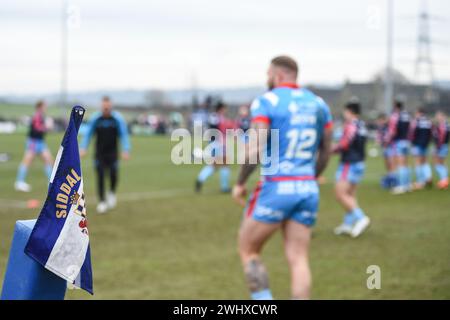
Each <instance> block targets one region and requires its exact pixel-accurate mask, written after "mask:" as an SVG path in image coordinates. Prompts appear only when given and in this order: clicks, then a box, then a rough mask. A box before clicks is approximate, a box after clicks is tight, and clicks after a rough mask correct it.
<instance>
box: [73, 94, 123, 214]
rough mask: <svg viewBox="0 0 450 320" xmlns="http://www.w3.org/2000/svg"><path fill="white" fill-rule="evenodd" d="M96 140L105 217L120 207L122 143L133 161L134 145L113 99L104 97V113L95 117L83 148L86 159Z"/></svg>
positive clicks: (102, 208) (89, 124)
mask: <svg viewBox="0 0 450 320" xmlns="http://www.w3.org/2000/svg"><path fill="white" fill-rule="evenodd" d="M94 135H95V136H96V143H95V154H94V165H95V169H96V172H97V192H98V197H99V203H98V205H97V212H98V213H105V212H106V211H107V210H109V209H112V208H114V207H115V206H116V204H117V198H116V195H115V192H116V188H117V182H118V174H119V157H118V154H119V151H118V145H119V143H118V141H119V140H120V143H121V145H122V158H123V159H124V160H128V159H129V157H130V153H129V152H130V142H129V137H128V128H127V124H126V122H125V120H124V119H123V117H122V116H121V114H120V113H118V112H117V111H113V110H112V102H111V99H110V98H109V97H107V96H105V97H103V99H102V105H101V112H97V113H95V114H93V115H92V117H91V119H90V120H89V123H88V128H87V132H86V134H85V135H84V137H83V140H82V142H81V145H80V155H81V156H82V157H84V156H85V155H86V153H87V149H88V147H89V142H90V141H91V139H92V137H93V136H94ZM106 171H109V177H110V191H109V192H108V194H107V195H106V193H105V172H106Z"/></svg>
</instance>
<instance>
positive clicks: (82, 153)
mask: <svg viewBox="0 0 450 320" xmlns="http://www.w3.org/2000/svg"><path fill="white" fill-rule="evenodd" d="M86 154H87V151H86V150H84V149H81V150H80V157H81V158H83V157H85V156H86Z"/></svg>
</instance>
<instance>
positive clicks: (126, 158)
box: [122, 152, 130, 161]
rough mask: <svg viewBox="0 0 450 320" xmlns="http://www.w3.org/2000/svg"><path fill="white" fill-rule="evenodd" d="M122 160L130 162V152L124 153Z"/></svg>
mask: <svg viewBox="0 0 450 320" xmlns="http://www.w3.org/2000/svg"><path fill="white" fill-rule="evenodd" d="M122 159H123V160H125V161H128V160H130V154H129V153H128V152H122Z"/></svg>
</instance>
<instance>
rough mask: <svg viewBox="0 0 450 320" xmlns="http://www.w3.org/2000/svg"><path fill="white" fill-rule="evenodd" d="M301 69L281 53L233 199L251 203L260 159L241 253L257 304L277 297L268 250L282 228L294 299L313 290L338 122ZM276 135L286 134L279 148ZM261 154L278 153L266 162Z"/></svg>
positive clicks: (257, 106) (258, 106)
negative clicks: (314, 251)
mask: <svg viewBox="0 0 450 320" xmlns="http://www.w3.org/2000/svg"><path fill="white" fill-rule="evenodd" d="M297 74H298V66H297V63H296V62H295V61H294V60H293V59H292V58H290V57H287V56H279V57H276V58H274V59H273V60H272V61H271V64H270V66H269V69H268V87H269V89H270V91H268V92H267V93H265V94H264V95H262V96H260V97H258V98H257V99H256V100H254V102H253V103H252V106H251V116H252V128H251V129H250V130H253V131H254V132H255V131H256V133H257V134H256V136H257V139H256V140H257V141H256V143H255V142H254V141H250V145H249V153H248V154H247V156H246V160H245V164H243V165H242V166H241V169H240V173H239V177H238V180H237V183H236V185H235V186H234V188H233V193H232V195H233V198H234V199H235V201H236V202H237V203H239V204H245V196H246V193H247V188H246V183H247V180H248V178H249V177H250V175H251V174H252V173H253V172H254V170H255V169H256V167H257V166H258V163H257V162H256V161H255V162H256V163H254V162H253V161H251V159H255V157H256V156H257V155H260V157H259V159H260V161H259V162H260V163H261V166H262V168H261V179H260V182H259V183H258V186H257V188H256V190H255V192H254V193H253V195H252V196H251V197H250V199H249V201H248V204H247V207H246V209H245V212H244V218H243V221H242V224H241V228H240V232H239V241H238V242H239V245H238V247H239V253H240V258H241V261H242V265H243V269H244V273H245V277H246V280H247V285H248V288H249V290H250V293H251V297H252V299H260V300H268V299H272V293H271V291H270V288H269V281H268V276H267V271H266V268H265V267H264V264H263V263H262V261H261V257H260V256H261V251H262V248H263V246H264V244H265V243H266V241H267V240H268V239H269V238H270V236H271V235H272V234H273V233H274V232H275V231H277V230H279V229H281V231H282V233H283V237H284V251H285V254H286V257H287V261H288V264H289V267H290V273H291V294H292V298H293V299H308V298H309V297H310V288H311V272H310V267H309V244H310V239H311V229H312V227H313V225H314V224H315V222H316V218H317V211H318V205H319V187H318V184H317V182H316V177H318V176H319V175H320V174H321V173H322V172H323V171H324V169H325V168H326V166H327V163H328V160H329V157H330V151H331V138H332V119H331V114H330V110H329V108H328V106H327V105H326V103H325V102H324V101H323V100H322V99H321V98H319V97H317V96H315V95H314V94H313V93H312V92H310V91H308V90H307V89H304V88H300V87H299V86H298V85H297ZM269 129H270V130H271V131H270V135H275V136H278V138H279V139H277V140H276V143H274V144H272V143H270V141H271V140H272V139H271V137H269V138H267V135H266V139H265V138H264V136H265V135H264V134H265V133H267V130H269ZM261 153H263V154H266V155H273V154H278V157H272V159H271V161H261V159H264V158H261Z"/></svg>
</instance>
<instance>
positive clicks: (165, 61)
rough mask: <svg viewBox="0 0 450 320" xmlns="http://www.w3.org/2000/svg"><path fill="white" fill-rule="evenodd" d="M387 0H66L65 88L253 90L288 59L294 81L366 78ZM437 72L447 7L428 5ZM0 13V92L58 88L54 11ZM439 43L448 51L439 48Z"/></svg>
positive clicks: (402, 14) (448, 21)
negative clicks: (295, 68)
mask: <svg viewBox="0 0 450 320" xmlns="http://www.w3.org/2000/svg"><path fill="white" fill-rule="evenodd" d="M386 2H387V1H386V0H340V1H335V0H314V1H310V0H221V1H218V0H151V1H137V0H116V1H106V0H103V1H102V0H71V1H69V16H70V19H69V89H70V90H71V91H78V90H97V89H144V88H149V87H157V88H162V89H171V88H189V87H191V86H192V84H193V83H194V82H196V83H197V84H198V86H200V87H211V88H213V87H239V86H250V85H263V84H264V83H265V71H266V68H267V63H268V61H269V60H270V58H271V57H272V56H274V55H277V54H281V53H286V54H289V55H292V56H293V57H295V58H297V59H298V61H299V62H300V65H301V69H302V73H301V82H303V83H305V82H306V83H312V82H314V83H327V84H333V83H340V82H342V81H343V80H344V79H351V80H354V81H364V80H368V79H370V78H371V77H372V76H373V74H374V73H376V72H377V71H379V70H380V69H381V68H383V66H384V64H385V42H386V29H385V24H386ZM420 2H421V0H396V1H395V8H396V33H395V38H396V42H397V44H396V52H395V63H396V66H397V68H399V69H400V70H401V71H402V72H404V73H405V74H406V75H407V76H409V77H413V75H414V73H413V71H414V59H415V55H416V44H415V39H416V37H417V29H418V28H417V19H416V17H417V15H418V11H419V7H420ZM428 2H429V7H430V11H431V12H432V13H434V14H437V15H440V16H441V19H440V20H439V21H436V22H434V23H432V25H431V27H432V34H433V37H434V38H436V39H437V40H439V41H440V42H442V44H436V45H435V46H434V47H433V51H434V52H433V57H434V58H435V60H436V62H437V65H436V74H437V77H438V78H440V79H450V58H449V57H450V47H449V46H450V1H448V0H429V1H428ZM61 3H62V1H57V0H10V1H8V0H7V1H6V2H5V1H2V5H1V7H0V72H1V76H0V94H9V93H17V94H20V93H38V94H39V93H47V92H52V91H57V90H59V81H60V61H61V60H60V47H61V31H60V30H61V12H62V9H61V8H62V7H61ZM444 44H446V46H445V45H444Z"/></svg>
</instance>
